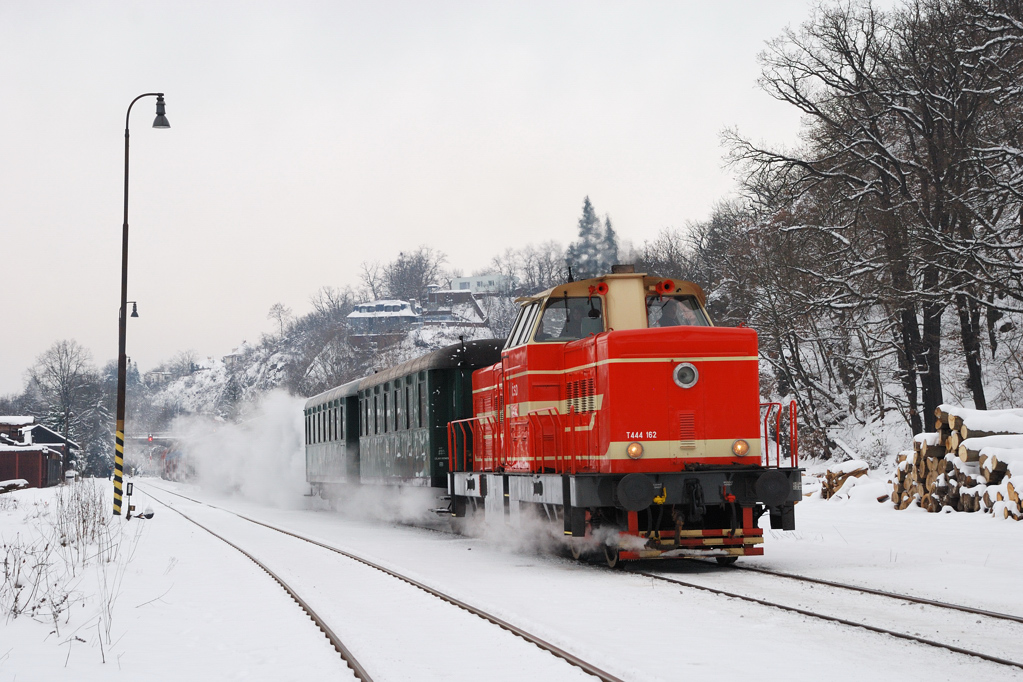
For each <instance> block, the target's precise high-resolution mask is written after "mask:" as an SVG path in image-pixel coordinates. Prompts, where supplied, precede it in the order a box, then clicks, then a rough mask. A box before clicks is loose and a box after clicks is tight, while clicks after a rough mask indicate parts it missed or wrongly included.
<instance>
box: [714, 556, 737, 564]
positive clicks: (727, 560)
mask: <svg viewBox="0 0 1023 682" xmlns="http://www.w3.org/2000/svg"><path fill="white" fill-rule="evenodd" d="M714 560H715V561H717V562H718V564H720V565H721V566H731V565H732V564H734V563H735V562H736V561H738V560H739V557H737V556H716V557H714Z"/></svg>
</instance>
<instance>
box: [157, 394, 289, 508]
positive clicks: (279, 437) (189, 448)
mask: <svg viewBox="0 0 1023 682" xmlns="http://www.w3.org/2000/svg"><path fill="white" fill-rule="evenodd" d="M304 404H305V399H304V398H296V397H294V396H291V395H288V394H287V393H285V392H283V391H273V392H271V393H268V394H266V395H265V396H263V397H262V398H261V399H260V400H259V402H257V403H255V404H254V405H253V406H252V408H251V409H250V410H249V411H248V416H247V417H246V418H245V419H244V420H242V421H240V422H237V423H224V422H214V421H212V420H210V419H207V418H201V417H179V418H178V419H176V420H175V421H174V424H173V425H172V427H171V428H172V432H173V433H174V434H176V435H178V436H179V437H180V438H181V446H180V447H181V449H182V451H183V453H184V457H185V459H186V460H188V461H189V462H190V463H191V464H192V465H193V466H194V467H195V474H196V483H198V484H199V485H201V486H202V487H203V489H204V490H209V491H213V492H219V493H222V494H233V495H240V496H242V497H245V498H247V499H249V500H252V501H254V502H261V503H265V504H270V505H273V506H277V507H283V508H299V507H301V506H303V502H304V500H303V497H302V496H303V495H304V494H305V493H306V492H307V491H308V490H309V486H308V484H307V483H306V480H305V451H304V445H303V428H304V427H303V423H302V407H303V405H304Z"/></svg>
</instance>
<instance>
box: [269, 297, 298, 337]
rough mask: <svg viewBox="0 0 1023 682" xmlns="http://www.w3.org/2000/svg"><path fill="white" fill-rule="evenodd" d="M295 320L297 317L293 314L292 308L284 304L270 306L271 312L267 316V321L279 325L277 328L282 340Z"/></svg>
mask: <svg viewBox="0 0 1023 682" xmlns="http://www.w3.org/2000/svg"><path fill="white" fill-rule="evenodd" d="M294 318H295V316H294V315H293V314H292V312H291V308H289V307H288V306H286V305H284V304H283V303H274V304H273V305H272V306H270V312H269V313H267V315H266V319H268V320H273V321H274V322H276V323H277V327H278V329H279V330H280V338H284V332H285V331H286V330H287V328H288V326H289V325H290V324H291V321H292V320H293V319H294Z"/></svg>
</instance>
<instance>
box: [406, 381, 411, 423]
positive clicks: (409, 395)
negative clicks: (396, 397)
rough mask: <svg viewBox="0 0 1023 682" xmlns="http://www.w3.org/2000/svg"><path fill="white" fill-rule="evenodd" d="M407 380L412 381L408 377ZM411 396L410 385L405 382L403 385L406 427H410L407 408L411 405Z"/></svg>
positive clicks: (409, 415)
mask: <svg viewBox="0 0 1023 682" xmlns="http://www.w3.org/2000/svg"><path fill="white" fill-rule="evenodd" d="M409 381H412V380H411V379H409ZM411 396H412V386H410V385H408V384H406V385H405V428H406V429H411V428H412V415H411V414H409V408H410V407H412V401H411V400H410V398H411Z"/></svg>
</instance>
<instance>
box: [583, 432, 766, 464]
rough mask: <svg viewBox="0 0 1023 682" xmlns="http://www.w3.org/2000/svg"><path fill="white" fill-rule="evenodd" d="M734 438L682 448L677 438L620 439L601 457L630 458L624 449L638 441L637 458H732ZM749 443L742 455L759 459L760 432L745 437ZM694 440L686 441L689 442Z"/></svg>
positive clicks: (717, 439)
mask: <svg viewBox="0 0 1023 682" xmlns="http://www.w3.org/2000/svg"><path fill="white" fill-rule="evenodd" d="M735 440H736V439H735V438H708V439H705V440H697V441H695V443H696V447H695V448H692V447H686V448H683V447H682V444H681V442H680V441H677V440H620V441H612V442H611V445H610V446H609V447H608V449H607V454H605V455H604V456H603V457H601V459H613V460H627V459H630V457H629V455H628V454H627V453H626V449H627V448H628V447H629V443H640V444H642V446H643V456H642V457H640V458H639V460H635V461H640V462H641V461H643V460H644V459H672V458H674V459H695V458H703V457H710V458H715V459H717V458H727V459H734V458H735V454H733V453H732V443H734V442H735ZM745 440H746V442H747V443H749V452H747V453H746V454H745V455H744V457H756V458H757V459H760V434H757V435H755V436H752V437H750V438H746V439H745ZM693 442H694V441H687V446H688V444H689V443H693Z"/></svg>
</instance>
